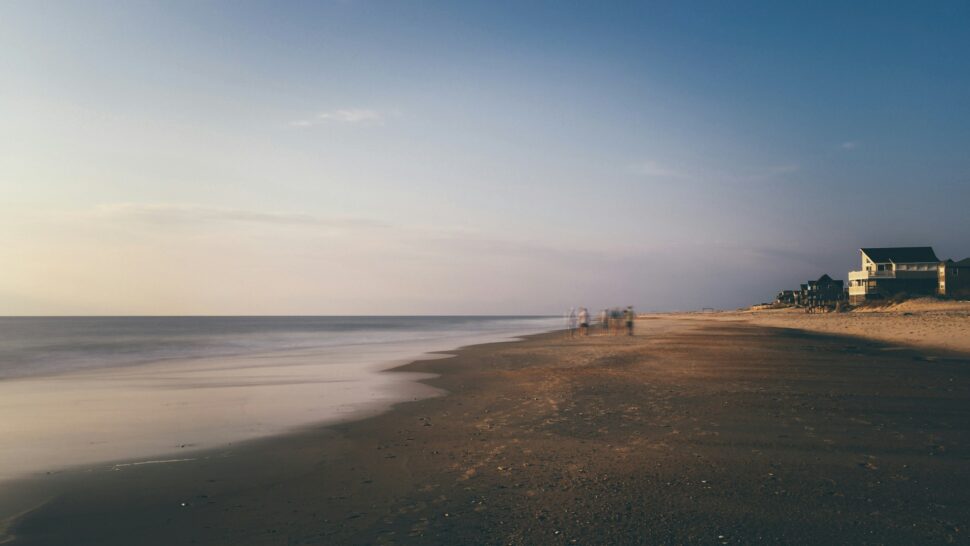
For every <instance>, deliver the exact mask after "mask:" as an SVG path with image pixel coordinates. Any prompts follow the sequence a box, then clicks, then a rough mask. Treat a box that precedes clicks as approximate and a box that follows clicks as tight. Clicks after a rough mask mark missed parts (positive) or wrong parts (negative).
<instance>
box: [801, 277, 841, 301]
mask: <svg viewBox="0 0 970 546" xmlns="http://www.w3.org/2000/svg"><path fill="white" fill-rule="evenodd" d="M802 286H804V287H805V292H804V296H803V298H804V299H803V305H805V306H807V307H815V306H818V305H832V304H835V303H837V302H839V301H842V300H843V298H844V294H845V283H844V282H842V281H837V280H835V279H833V278H832V277H829V276H828V275H827V274H825V275H822V276H821V277H819V278H818V280H814V281H808V283H806V284H803V285H802Z"/></svg>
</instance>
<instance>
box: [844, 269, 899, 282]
mask: <svg viewBox="0 0 970 546" xmlns="http://www.w3.org/2000/svg"><path fill="white" fill-rule="evenodd" d="M895 278H896V272H895V271H893V270H892V269H887V270H884V271H865V270H863V271H849V282H850V283H851V282H852V281H865V280H869V279H895Z"/></svg>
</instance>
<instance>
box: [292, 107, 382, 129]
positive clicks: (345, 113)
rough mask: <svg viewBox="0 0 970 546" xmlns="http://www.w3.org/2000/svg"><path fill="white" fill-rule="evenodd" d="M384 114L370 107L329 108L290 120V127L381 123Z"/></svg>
mask: <svg viewBox="0 0 970 546" xmlns="http://www.w3.org/2000/svg"><path fill="white" fill-rule="evenodd" d="M384 119H385V115H384V114H383V113H382V112H379V111H377V110H373V109H370V108H346V109H340V110H330V111H328V112H320V113H319V114H317V115H315V116H313V117H311V118H308V119H302V120H297V121H292V122H290V126H292V127H314V126H317V125H327V124H329V125H363V126H368V125H383V124H384Z"/></svg>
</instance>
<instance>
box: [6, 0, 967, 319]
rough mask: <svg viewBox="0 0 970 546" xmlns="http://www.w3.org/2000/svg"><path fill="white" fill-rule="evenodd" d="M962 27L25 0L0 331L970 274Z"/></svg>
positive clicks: (15, 55)
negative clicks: (914, 259)
mask: <svg viewBox="0 0 970 546" xmlns="http://www.w3.org/2000/svg"><path fill="white" fill-rule="evenodd" d="M968 29H970V6H967V4H966V3H959V2H953V3H945V2H941V3H934V4H933V5H930V6H921V5H917V4H915V3H906V4H904V3H898V4H894V3H885V2H881V3H858V4H856V5H843V4H836V3H819V2H812V3H803V4H795V3H785V4H784V5H781V3H768V2H765V3H734V4H728V3H721V2H711V3H701V2H691V3H683V2H677V3H610V4H609V5H608V6H603V5H601V3H592V2H591V3H581V2H566V3H564V2H549V3H538V2H529V3H520V2H509V3H502V2H482V3H475V2H452V3H444V2H368V1H343V2H307V3H297V2H289V3H286V4H279V3H270V2H265V3H241V2H233V3H228V2H227V3H219V2H210V3H201V2H184V3H179V2H155V3H150V2H93V3H91V2H86V3H81V2H65V3H57V2H51V3H44V4H43V5H40V4H39V3H36V2H6V3H3V4H0V119H2V120H3V123H0V144H2V146H0V190H2V192H3V195H4V196H5V198H4V199H3V200H2V201H0V259H2V261H3V263H5V264H10V265H7V266H6V269H7V271H6V273H5V275H4V276H3V277H0V313H4V314H128V313H135V314H182V313H192V314H197V313H202V314H222V313H230V314H233V313H271V314H288V313H295V314H331V313H394V314H397V313H551V312H559V311H561V310H562V309H563V308H568V307H569V306H571V305H587V306H589V307H593V308H596V307H601V306H606V305H620V304H624V305H625V304H628V303H632V304H634V305H637V306H638V307H639V308H641V309H655V310H666V309H692V308H698V307H734V306H741V305H746V304H749V303H754V302H757V301H762V300H765V299H769V298H770V297H771V296H772V295H773V294H774V292H776V291H777V290H779V289H781V288H786V287H792V286H796V285H797V284H798V283H799V282H804V280H805V279H808V278H816V277H818V276H819V275H821V274H822V273H824V272H828V273H830V274H832V275H833V276H835V277H836V278H845V272H846V271H847V270H848V269H850V268H854V267H856V265H857V262H858V252H857V249H858V248H859V247H861V246H892V245H916V244H930V245H933V246H934V247H935V248H936V249H937V251H938V254H940V256H941V257H954V258H957V259H959V258H963V257H965V256H970V240H968V237H967V234H968V233H970V215H968V214H967V213H966V211H965V209H966V203H967V202H968V201H970V149H968V148H970V108H967V106H966V105H967V104H968V99H970V55H968V53H970V30H968Z"/></svg>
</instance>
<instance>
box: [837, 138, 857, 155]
mask: <svg viewBox="0 0 970 546" xmlns="http://www.w3.org/2000/svg"><path fill="white" fill-rule="evenodd" d="M861 145H862V143H861V142H859V141H858V140H848V141H846V142H843V143H842V144H840V145H839V148H842V149H843V150H845V151H847V152H850V151H852V150H855V149H856V148H858V147H859V146H861Z"/></svg>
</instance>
